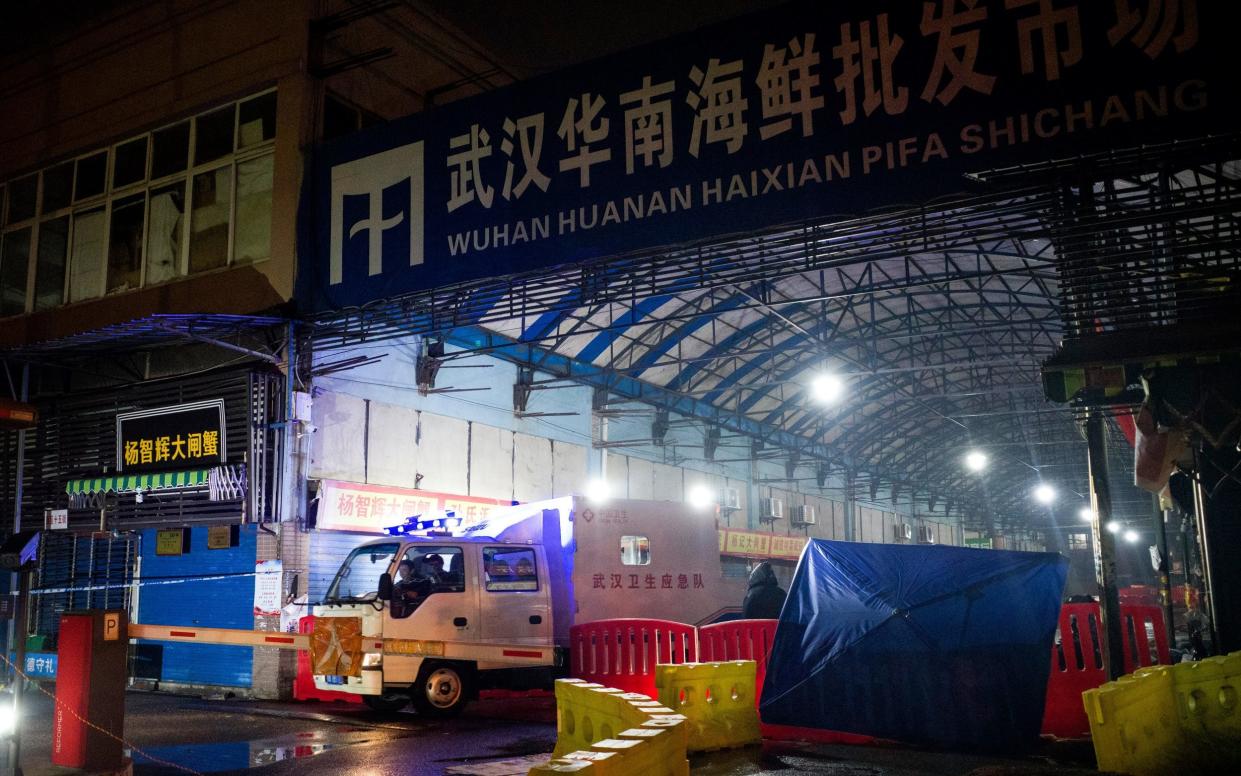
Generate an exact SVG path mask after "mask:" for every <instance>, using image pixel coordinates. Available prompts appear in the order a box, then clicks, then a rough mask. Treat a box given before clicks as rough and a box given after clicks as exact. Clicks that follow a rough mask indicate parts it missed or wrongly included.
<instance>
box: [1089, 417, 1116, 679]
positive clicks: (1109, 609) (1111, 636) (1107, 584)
mask: <svg viewBox="0 0 1241 776" xmlns="http://www.w3.org/2000/svg"><path fill="white" fill-rule="evenodd" d="M1086 444H1087V457H1086V461H1087V466H1088V468H1089V475H1090V501H1091V506H1092V507H1093V508H1094V513H1095V519H1094V522H1093V523H1091V531H1092V532H1093V534H1094V546H1095V557H1094V565H1095V581H1097V582H1098V583H1099V609H1100V612H1101V614H1102V619H1103V623H1102V626H1103V627H1102V628H1101V629H1100V630H1101V631H1102V634H1101V635H1102V636H1103V661H1104V667H1105V668H1106V669H1107V676H1108V679H1118V678H1120V676H1121V674H1123V673H1124V672H1125V651H1124V642H1123V641H1122V640H1121V633H1122V630H1121V625H1120V593H1119V591H1118V590H1117V588H1116V539H1115V537H1114V536H1113V534H1112V532H1111V531H1108V530H1106V528H1105V526H1106V525H1107V524H1108V522H1110V521H1111V519H1112V491H1111V486H1110V485H1109V483H1108V475H1107V435H1106V434H1105V433H1104V429H1103V411H1102V410H1099V409H1091V410H1089V411H1088V413H1087V415H1086Z"/></svg>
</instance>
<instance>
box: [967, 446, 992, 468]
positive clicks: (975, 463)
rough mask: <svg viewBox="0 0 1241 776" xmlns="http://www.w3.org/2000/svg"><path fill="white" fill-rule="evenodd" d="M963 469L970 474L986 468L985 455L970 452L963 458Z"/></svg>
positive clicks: (978, 451)
mask: <svg viewBox="0 0 1241 776" xmlns="http://www.w3.org/2000/svg"><path fill="white" fill-rule="evenodd" d="M965 468H967V469H969V470H970V471H972V472H980V471H982V470H983V469H985V468H987V454H986V453H984V452H982V451H981V450H971V451H970V452H969V453H967V454H966V456H965Z"/></svg>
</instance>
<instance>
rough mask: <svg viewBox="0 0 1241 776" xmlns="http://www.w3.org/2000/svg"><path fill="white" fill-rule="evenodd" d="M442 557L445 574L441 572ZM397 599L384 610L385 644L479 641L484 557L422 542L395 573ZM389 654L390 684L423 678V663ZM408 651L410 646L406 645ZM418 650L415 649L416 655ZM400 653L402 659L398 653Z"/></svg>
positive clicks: (411, 549)
mask: <svg viewBox="0 0 1241 776" xmlns="http://www.w3.org/2000/svg"><path fill="white" fill-rule="evenodd" d="M436 558H438V559H439V561H441V562H442V566H443V570H442V572H435V571H434V569H435V568H436V567H437V565H439V564H436V563H434V561H435V559H436ZM402 566H407V570H405V569H402ZM392 578H393V591H392V600H391V601H389V602H388V606H386V607H385V610H384V639H385V640H390V639H402V640H408V641H424V642H425V641H431V642H437V641H438V642H452V641H478V640H479V638H480V634H481V631H482V622H481V621H480V618H479V608H478V578H479V573H478V554H477V549H476V547H474V546H471V545H468V544H466V545H454V544H449V543H436V544H431V543H429V542H428V543H417V544H412V545H410V546H408V547H407V548H406V550H405V552H404V553H402V555H401V558H400V560H399V561H398V563H397V566H396V568H394V569H393V572H392ZM392 646H393V647H394V648H392V649H385V655H384V683H385V684H407V683H411V682H413V681H414V680H415V679H417V678H418V669H419V667H421V665H422V658H421V657H418V656H404V655H401V654H399V652H400V648H399V647H401V646H402V645H392ZM405 646H408V645H405ZM411 651H412V650H411ZM394 653H396V654H394Z"/></svg>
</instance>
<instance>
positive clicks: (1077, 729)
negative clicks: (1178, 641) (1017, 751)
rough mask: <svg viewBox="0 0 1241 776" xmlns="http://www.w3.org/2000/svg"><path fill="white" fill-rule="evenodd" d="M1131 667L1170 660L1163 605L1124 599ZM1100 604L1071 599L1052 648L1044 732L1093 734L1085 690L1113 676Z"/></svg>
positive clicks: (1129, 670)
mask: <svg viewBox="0 0 1241 776" xmlns="http://www.w3.org/2000/svg"><path fill="white" fill-rule="evenodd" d="M1120 616H1121V631H1122V633H1123V635H1124V645H1125V646H1124V653H1125V673H1127V674H1128V673H1133V672H1134V671H1135V670H1137V669H1138V668H1141V667H1142V666H1150V665H1167V664H1169V663H1170V662H1171V658H1170V657H1169V655H1168V634H1167V632H1166V631H1165V629H1164V623H1163V613H1162V612H1161V611H1160V610H1159V607H1157V606H1138V605H1127V604H1122V605H1121V607H1120ZM1101 627H1102V624H1101V622H1100V620H1099V605H1098V604H1096V603H1086V604H1065V605H1064V606H1062V607H1061V608H1060V625H1059V629H1058V636H1057V638H1056V642H1055V643H1054V644H1052V648H1051V675H1050V676H1049V677H1048V681H1047V702H1046V705H1045V706H1044V709H1043V733H1045V734H1050V735H1053V736H1056V737H1058V738H1089V737H1090V722H1089V720H1088V719H1087V718H1086V709H1085V706H1083V704H1082V693H1083V692H1085V691H1086V690H1090V689H1093V688H1095V687H1098V686H1099V685H1101V684H1103V683H1104V682H1106V681H1107V674H1106V673H1105V672H1104V670H1103V638H1102V634H1101V632H1100V628H1101Z"/></svg>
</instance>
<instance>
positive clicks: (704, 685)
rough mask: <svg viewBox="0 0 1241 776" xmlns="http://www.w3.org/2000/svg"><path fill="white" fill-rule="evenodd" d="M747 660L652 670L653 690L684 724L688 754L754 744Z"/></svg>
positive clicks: (752, 668)
mask: <svg viewBox="0 0 1241 776" xmlns="http://www.w3.org/2000/svg"><path fill="white" fill-rule="evenodd" d="M756 670H757V664H756V663H755V662H754V661H753V660H735V661H731V662H728V663H685V664H682V665H661V666H656V668H655V687H656V688H658V690H659V700H660V702H661V703H663V704H664V705H665V706H667V707H669V708H671V709H673V710H675V711H676V712H678V713H680V714H684V715H685V717H686V718H687V720H688V723H689V751H691V752H705V751H711V750H714V749H731V748H733V747H738V746H747V745H749V744H757V743H759V742H760V741H761V740H762V735H761V734H760V733H759V728H758V709H757V708H756V707H755V705H754V679H755V674H756Z"/></svg>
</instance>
